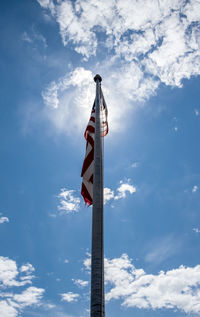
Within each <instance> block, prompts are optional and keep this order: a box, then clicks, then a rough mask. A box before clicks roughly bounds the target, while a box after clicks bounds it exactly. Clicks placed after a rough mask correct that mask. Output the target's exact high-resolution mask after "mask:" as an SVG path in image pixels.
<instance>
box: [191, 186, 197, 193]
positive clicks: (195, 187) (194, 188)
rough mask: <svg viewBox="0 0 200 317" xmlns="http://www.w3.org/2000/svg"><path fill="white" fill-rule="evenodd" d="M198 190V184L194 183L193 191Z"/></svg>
mask: <svg viewBox="0 0 200 317" xmlns="http://www.w3.org/2000/svg"><path fill="white" fill-rule="evenodd" d="M197 190H198V186H197V185H194V186H193V188H192V193H195V192H196V191H197Z"/></svg>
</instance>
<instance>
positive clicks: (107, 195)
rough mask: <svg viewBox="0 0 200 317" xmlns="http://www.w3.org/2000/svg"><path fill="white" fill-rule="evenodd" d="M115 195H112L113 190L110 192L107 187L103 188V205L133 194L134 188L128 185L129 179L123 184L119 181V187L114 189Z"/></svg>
mask: <svg viewBox="0 0 200 317" xmlns="http://www.w3.org/2000/svg"><path fill="white" fill-rule="evenodd" d="M116 191H117V194H115V193H114V190H111V189H110V188H108V187H105V188H104V204H106V203H107V202H108V201H109V200H112V199H114V200H119V199H122V198H123V199H124V198H126V195H127V193H129V194H131V195H132V194H134V193H135V192H136V187H135V186H133V185H131V184H130V179H128V180H127V181H125V182H123V181H120V186H119V187H118V188H117V189H116Z"/></svg>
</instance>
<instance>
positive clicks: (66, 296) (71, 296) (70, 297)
mask: <svg viewBox="0 0 200 317" xmlns="http://www.w3.org/2000/svg"><path fill="white" fill-rule="evenodd" d="M60 296H61V300H62V301H66V302H68V303H71V302H77V300H78V297H79V296H80V295H79V294H76V293H72V292H68V293H63V294H60Z"/></svg>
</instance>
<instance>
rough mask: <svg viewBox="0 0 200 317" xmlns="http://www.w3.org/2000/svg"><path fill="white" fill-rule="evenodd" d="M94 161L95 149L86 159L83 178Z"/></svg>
mask: <svg viewBox="0 0 200 317" xmlns="http://www.w3.org/2000/svg"><path fill="white" fill-rule="evenodd" d="M93 160H94V149H93V148H92V150H91V151H90V153H89V154H88V156H87V157H86V158H85V160H84V162H83V167H82V171H81V177H83V176H84V173H85V172H86V170H87V169H88V167H89V166H90V164H91V163H92V161H93Z"/></svg>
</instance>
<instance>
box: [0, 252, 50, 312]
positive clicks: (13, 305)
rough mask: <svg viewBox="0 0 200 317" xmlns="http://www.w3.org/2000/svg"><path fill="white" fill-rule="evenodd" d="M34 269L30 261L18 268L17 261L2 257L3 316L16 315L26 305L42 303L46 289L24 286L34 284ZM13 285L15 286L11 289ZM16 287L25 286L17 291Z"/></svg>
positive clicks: (1, 308) (0, 263)
mask: <svg viewBox="0 0 200 317" xmlns="http://www.w3.org/2000/svg"><path fill="white" fill-rule="evenodd" d="M34 270H35V269H34V267H33V266H32V265H31V264H30V263H27V264H25V265H22V266H21V268H18V267H17V264H16V262H15V261H13V260H11V259H9V258H7V257H3V256H1V257H0V284H1V288H2V289H3V290H4V292H1V294H0V298H1V300H0V312H1V314H3V316H5V317H15V316H18V315H19V314H21V313H22V312H23V308H24V307H26V306H32V305H40V303H41V299H42V296H43V293H44V289H42V288H37V287H34V286H29V287H28V288H24V287H25V286H26V285H27V284H32V278H33V277H34V276H32V275H31V273H32V272H33V271H34ZM11 287H15V288H13V289H12V290H11V289H10V288H11ZM16 287H18V288H19V287H20V288H21V287H23V290H22V291H21V292H19V290H17V292H16V293H15V290H16ZM7 289H8V290H9V291H7Z"/></svg>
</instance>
